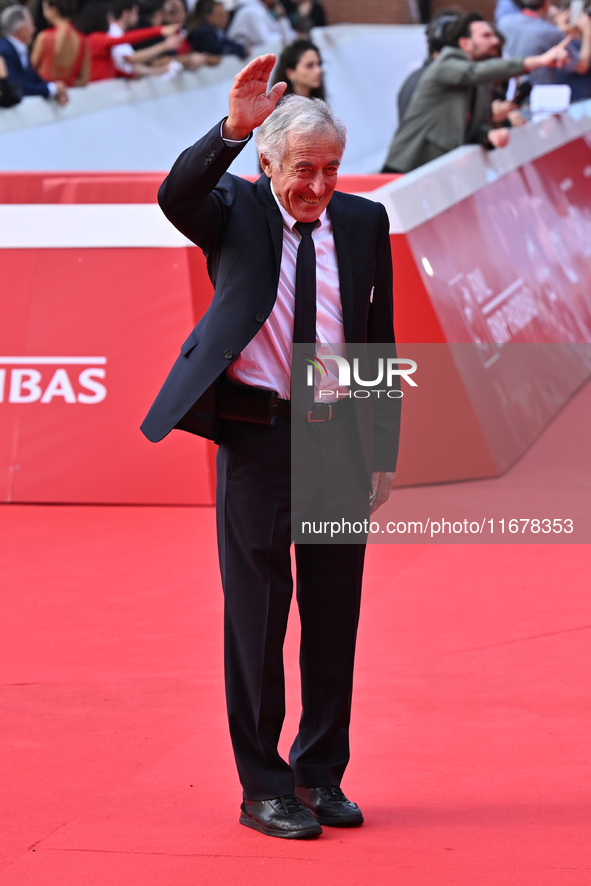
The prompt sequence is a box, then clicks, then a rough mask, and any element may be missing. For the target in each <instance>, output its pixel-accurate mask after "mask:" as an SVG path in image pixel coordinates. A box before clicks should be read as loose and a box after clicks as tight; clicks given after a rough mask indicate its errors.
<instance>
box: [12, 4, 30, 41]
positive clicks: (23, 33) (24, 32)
mask: <svg viewBox="0 0 591 886" xmlns="http://www.w3.org/2000/svg"><path fill="white" fill-rule="evenodd" d="M14 36H15V37H16V39H17V40H20V41H21V43H24V44H25V46H30V45H31V43H32V42H33V37H34V36H35V25H34V24H33V18H32V16H31V13H30V12H29V11H28V10H27V18H26V20H25V21H24V22H23V23H22V25H19V27H18V28H17V29H16V31H15V32H14Z"/></svg>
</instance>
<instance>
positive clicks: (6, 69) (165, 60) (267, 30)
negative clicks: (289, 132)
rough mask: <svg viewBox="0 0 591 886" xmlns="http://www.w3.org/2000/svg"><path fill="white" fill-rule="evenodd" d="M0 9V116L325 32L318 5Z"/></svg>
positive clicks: (214, 0) (258, 1)
mask: <svg viewBox="0 0 591 886" xmlns="http://www.w3.org/2000/svg"><path fill="white" fill-rule="evenodd" d="M189 2H190V0H189ZM0 9H1V10H2V11H1V12H0V31H1V35H2V36H0V107H10V106H12V105H14V104H17V103H18V102H19V101H20V100H21V99H22V98H23V97H26V96H31V95H34V96H42V97H43V98H47V99H52V100H55V101H56V102H57V103H58V104H59V105H64V104H66V103H67V101H68V99H69V92H68V90H69V89H71V88H72V87H83V86H86V85H87V84H88V83H92V82H96V81H97V80H107V79H114V78H121V77H123V78H134V79H135V78H139V77H161V78H164V79H170V78H172V77H175V76H176V75H177V74H179V73H180V72H182V71H196V70H198V69H199V68H201V67H202V66H204V65H217V64H219V63H220V61H221V59H222V58H223V56H226V55H234V56H237V57H238V58H240V59H247V58H248V57H249V56H251V55H252V54H256V47H257V46H259V45H261V44H264V43H266V42H268V41H270V40H273V41H277V40H278V39H279V40H280V41H281V42H282V43H283V45H284V46H287V45H288V44H291V43H293V42H294V41H295V42H298V41H300V40H302V39H304V38H307V37H308V35H309V32H310V30H311V29H312V28H313V27H320V26H323V25H325V24H326V15H325V12H324V8H323V6H322V3H321V2H320V0H285V2H284V4H282V3H281V2H279V0H244V2H241V3H239V4H237V5H236V6H235V8H234V9H233V10H230V9H229V8H228V6H227V5H226V3H225V2H223V0H197V2H196V3H195V5H193V6H192V7H190V6H189V5H188V3H187V0H27V2H24V3H13V2H10V3H7V2H3V3H0ZM317 73H318V72H317V71H316V73H315V75H314V76H315V77H316V78H317ZM294 76H296V77H297V76H298V75H295V74H294Z"/></svg>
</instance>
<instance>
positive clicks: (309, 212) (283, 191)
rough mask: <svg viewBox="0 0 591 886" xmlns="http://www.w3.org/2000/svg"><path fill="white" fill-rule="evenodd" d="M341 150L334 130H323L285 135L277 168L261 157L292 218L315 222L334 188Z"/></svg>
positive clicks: (278, 194)
mask: <svg viewBox="0 0 591 886" xmlns="http://www.w3.org/2000/svg"><path fill="white" fill-rule="evenodd" d="M342 153H343V150H342V148H341V143H340V141H339V138H338V136H337V134H336V132H333V131H331V130H327V131H326V132H325V133H323V134H321V135H306V136H297V135H295V134H293V133H292V134H290V135H288V137H287V145H286V149H285V154H284V156H283V160H282V162H281V165H280V166H279V167H278V168H275V167H272V166H271V165H270V164H269V162H268V160H267V158H266V157H264V156H261V165H262V167H263V170H264V172H265V173H266V174H267V175H268V176H269V178H270V179H271V181H272V183H273V190H274V191H275V194H276V195H277V199H278V200H279V202H280V203H281V205H282V206H283V208H284V209H285V210H286V211H287V212H289V214H290V215H291V216H292V218H295V220H296V221H302V222H312V221H316V220H317V219H318V218H319V217H320V215H321V214H322V213H323V212H324V210H325V209H326V207H327V206H328V204H329V202H330V198H331V197H332V192H333V191H334V189H335V187H336V183H337V173H338V169H339V164H340V162H341V156H342Z"/></svg>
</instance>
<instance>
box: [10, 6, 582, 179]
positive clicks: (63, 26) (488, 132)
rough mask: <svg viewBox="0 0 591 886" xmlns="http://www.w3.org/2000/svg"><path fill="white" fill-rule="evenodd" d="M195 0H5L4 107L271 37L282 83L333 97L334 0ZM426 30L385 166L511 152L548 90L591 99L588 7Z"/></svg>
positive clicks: (234, 51) (504, 13) (454, 16)
mask: <svg viewBox="0 0 591 886" xmlns="http://www.w3.org/2000/svg"><path fill="white" fill-rule="evenodd" d="M193 2H194V3H195V5H194V6H188V5H187V3H191V0H26V2H24V3H22V4H21V3H18V4H17V3H13V2H11V0H0V9H2V11H1V12H0V29H1V31H2V37H0V107H10V106H11V105H14V104H16V103H18V102H19V101H20V100H21V99H22V98H23V97H25V96H29V95H36V96H43V97H44V98H46V99H52V100H54V101H55V102H57V103H58V104H59V105H63V104H65V103H66V102H67V101H68V97H69V90H70V89H71V88H72V87H84V86H85V85H86V84H88V83H92V82H95V81H98V80H107V79H115V78H128V79H129V78H133V79H135V78H138V77H159V78H163V79H170V78H173V77H176V76H177V75H178V74H179V73H181V72H182V71H195V70H198V69H199V68H201V67H203V66H204V65H217V64H219V62H220V61H221V59H222V58H223V57H224V56H227V55H233V56H236V57H237V58H239V59H242V60H245V59H247V58H249V57H250V56H252V55H253V54H256V50H257V46H259V45H262V44H264V43H267V42H269V41H274V42H278V41H279V42H280V43H281V44H283V51H282V52H281V54H280V56H279V58H278V61H277V64H276V67H275V71H274V76H273V83H276V82H278V81H285V82H287V84H288V88H287V94H289V93H296V94H298V95H303V96H306V97H309V98H322V99H326V90H325V83H324V76H323V67H322V58H321V55H320V51H319V49H318V48H317V46H315V44H314V43H313V42H312V41H311V39H310V31H311V29H312V28H315V27H322V26H324V25H326V24H327V21H326V15H325V12H324V7H323V5H322V3H321V2H320V0H240V2H238V3H235V2H234V0H196V2H195V0H193ZM229 2H230V3H231V2H234V6H233V7H229V6H228V5H227V4H228V3H229ZM559 2H562V0H559ZM564 2H566V0H564ZM2 7H4V8H2ZM575 9H576V11H575ZM426 38H427V58H426V60H425V62H424V63H423V64H422V66H420V67H419V68H418V69H416V70H414V71H412V73H411V74H410V75H409V76H408V77H407V78H406V80H405V81H404V83H403V85H402V87H401V89H400V91H399V94H398V129H397V131H396V132H395V134H394V137H393V140H392V143H391V145H390V149H389V151H388V155H387V158H386V161H385V164H384V167H383V169H382V171H383V172H409V171H411V170H412V169H416V168H417V167H418V166H421V165H423V164H424V163H427V162H429V161H430V160H433V159H436V158H437V157H439V156H441V155H442V154H444V153H446V152H448V151H450V150H453V149H454V148H455V147H459V146H460V145H462V144H467V143H477V144H481V145H483V146H484V147H485V148H488V149H491V148H495V147H503V146H504V145H505V144H507V143H508V141H509V129H510V128H511V127H514V126H521V125H523V124H524V123H525V122H526V121H527V112H526V113H525V114H524V113H523V106H524V104H525V105H526V104H527V101H528V96H529V93H530V91H531V89H532V87H533V86H535V85H539V84H567V85H568V86H569V87H570V90H571V95H572V101H579V100H582V99H587V98H591V73H590V66H591V17H590V16H589V14H588V13H587V12H585V11H583V9H582V7H581V6H579V7H575V6H574V5H573V6H570V5H569V6H564V7H560V6H558V5H556V4H555V3H552V0H498V2H497V7H496V11H495V22H494V23H489V22H487V21H486V20H485V19H484V18H483V16H481V15H480V14H478V13H463V12H460V11H458V10H457V9H453V8H452V9H448V10H444V11H443V12H440V13H439V14H438V15H436V16H434V17H432V18H431V20H430V21H429V22H428V23H427V26H426Z"/></svg>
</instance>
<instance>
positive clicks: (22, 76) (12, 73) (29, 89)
mask: <svg viewBox="0 0 591 886" xmlns="http://www.w3.org/2000/svg"><path fill="white" fill-rule="evenodd" d="M0 55H1V56H2V58H3V59H4V61H5V62H6V68H7V70H8V79H9V80H12V81H13V83H18V85H19V86H20V88H21V89H22V91H23V95H40V96H42V98H49V96H50V92H49V87H48V85H47V80H44V79H43V77H41V76H40V75H39V74H38V73H37V71H36V70H35V68H33V67H32V66H31V65H29V67H28V68H25V67H23V64H22V62H21V59H20V56H19V54H18V52H17V51H16V49H15V48H14V46H13V45H12V43H11V42H10V40H7V39H6V37H2V38H0Z"/></svg>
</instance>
